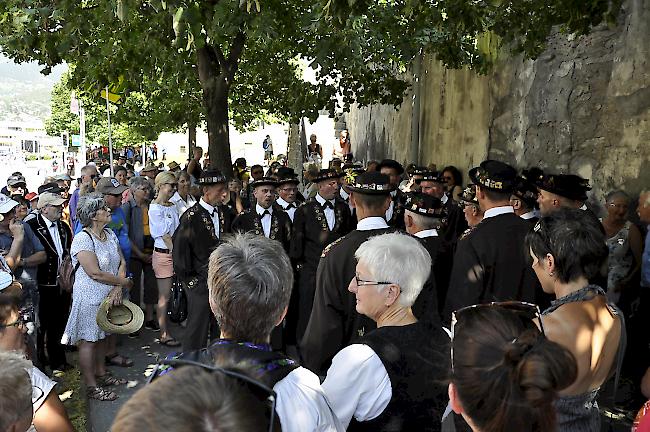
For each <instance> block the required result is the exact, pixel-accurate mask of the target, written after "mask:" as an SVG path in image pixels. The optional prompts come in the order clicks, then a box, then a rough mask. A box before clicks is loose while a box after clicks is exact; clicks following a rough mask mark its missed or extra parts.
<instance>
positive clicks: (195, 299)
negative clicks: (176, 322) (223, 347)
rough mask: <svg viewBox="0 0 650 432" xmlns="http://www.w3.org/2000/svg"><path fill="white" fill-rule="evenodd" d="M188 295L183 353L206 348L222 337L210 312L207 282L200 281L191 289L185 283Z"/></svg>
mask: <svg viewBox="0 0 650 432" xmlns="http://www.w3.org/2000/svg"><path fill="white" fill-rule="evenodd" d="M183 287H184V288H185V293H186V295H187V325H186V327H185V333H184V334H183V340H182V345H183V351H185V352H187V351H195V350H199V349H202V348H205V347H206V346H207V343H208V337H209V338H210V341H212V340H214V339H218V338H219V336H220V333H219V326H218V325H217V321H216V320H215V318H214V315H213V314H212V311H211V310H210V302H209V301H208V286H207V282H206V281H200V282H199V283H198V284H197V285H195V286H194V287H192V288H189V287H188V286H187V284H185V283H183Z"/></svg>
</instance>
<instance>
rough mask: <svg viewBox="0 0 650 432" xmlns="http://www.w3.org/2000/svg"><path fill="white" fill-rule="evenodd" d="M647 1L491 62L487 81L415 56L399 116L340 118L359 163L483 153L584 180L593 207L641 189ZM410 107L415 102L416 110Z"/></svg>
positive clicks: (649, 110)
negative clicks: (613, 18)
mask: <svg viewBox="0 0 650 432" xmlns="http://www.w3.org/2000/svg"><path fill="white" fill-rule="evenodd" d="M648 40H650V2H646V1H643V0H630V1H627V2H626V3H625V4H624V6H623V10H622V12H621V16H620V18H619V21H618V25H617V26H615V27H613V28H609V27H607V26H604V25H603V26H601V27H599V28H597V29H595V30H594V31H593V32H592V33H591V34H589V35H587V36H583V37H579V38H572V37H571V36H570V35H562V34H555V35H553V36H552V37H551V39H550V40H549V43H548V47H547V49H546V51H545V52H544V53H543V54H542V55H541V56H540V57H539V58H538V59H537V60H535V61H532V60H522V59H521V58H520V57H515V58H505V59H501V60H500V61H499V63H498V64H497V65H496V67H495V68H494V70H493V71H492V72H491V73H490V74H489V75H487V76H479V75H476V74H474V73H472V72H470V71H467V70H445V69H444V68H443V67H442V66H441V65H440V64H439V63H438V62H436V61H435V60H433V59H431V58H428V57H425V58H423V59H420V60H419V62H420V63H419V64H417V65H415V67H416V68H419V71H420V74H419V75H420V76H421V77H422V78H421V80H420V82H416V83H414V85H413V87H412V93H411V94H409V95H408V96H407V97H406V98H405V100H404V103H403V104H402V107H401V108H400V110H399V111H397V112H396V111H395V110H394V109H393V107H388V106H372V107H368V108H363V109H352V112H350V113H349V114H348V115H347V118H346V120H347V126H348V129H349V130H350V133H351V137H352V141H353V146H354V148H355V151H356V154H357V157H358V158H359V159H363V160H368V159H379V158H382V157H385V156H389V157H393V158H395V159H397V160H399V161H402V162H407V161H414V160H417V161H418V162H419V163H420V164H428V163H430V162H434V163H436V164H437V165H438V166H439V167H442V166H444V165H447V164H453V165H456V166H458V167H459V168H461V170H462V171H464V172H466V171H467V169H468V168H469V167H471V166H474V165H476V164H477V163H478V162H480V161H481V160H483V159H485V158H486V157H490V158H496V159H502V160H505V161H508V162H510V163H513V164H515V165H516V166H518V167H525V166H531V165H537V166H540V167H542V168H544V169H545V170H548V171H549V172H573V173H578V174H580V175H582V176H584V177H587V178H590V179H591V182H592V184H593V186H594V191H593V194H592V195H593V196H592V200H593V201H600V200H601V199H602V196H603V194H604V193H606V192H607V191H609V190H612V189H614V188H623V189H625V190H627V191H629V192H631V193H637V192H638V191H639V190H641V189H642V188H650V170H646V169H644V167H645V166H646V165H645V164H647V163H648V161H649V159H650V145H649V144H650V44H649V43H648ZM418 101H419V105H418Z"/></svg>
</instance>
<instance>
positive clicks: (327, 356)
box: [300, 228, 394, 375]
mask: <svg viewBox="0 0 650 432" xmlns="http://www.w3.org/2000/svg"><path fill="white" fill-rule="evenodd" d="M392 231H394V229H392V228H380V229H372V230H366V231H359V230H354V231H352V232H351V233H350V234H348V235H346V236H345V237H342V238H340V239H339V240H337V241H336V242H334V243H332V244H331V245H330V246H328V247H327V248H325V250H323V255H322V258H321V260H320V263H319V264H318V270H317V272H316V293H315V298H314V305H313V309H312V313H311V317H310V319H309V324H307V330H306V331H305V335H304V337H303V338H302V341H300V348H301V354H302V357H303V360H304V364H305V366H306V367H307V368H308V369H310V370H312V371H313V372H314V373H317V374H320V375H324V374H325V371H327V368H328V367H329V366H330V363H331V362H332V358H333V357H334V355H335V354H336V353H337V352H339V351H340V350H341V348H343V347H345V346H347V345H349V344H350V343H351V342H352V341H353V340H354V339H355V338H357V337H360V336H363V335H364V334H365V333H366V332H368V331H370V330H372V329H374V328H375V327H376V324H375V322H374V321H372V320H371V319H369V318H367V317H365V316H363V315H360V314H359V313H357V311H356V298H355V295H354V294H352V293H351V292H349V291H348V285H349V284H350V281H351V280H352V278H353V277H354V275H355V272H356V264H357V263H356V259H355V258H354V253H355V252H356V250H357V249H358V248H359V246H360V245H361V243H363V242H365V241H366V240H368V239H369V238H370V237H372V236H376V235H380V234H384V233H387V232H392Z"/></svg>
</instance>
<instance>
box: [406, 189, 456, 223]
mask: <svg viewBox="0 0 650 432" xmlns="http://www.w3.org/2000/svg"><path fill="white" fill-rule="evenodd" d="M404 208H405V209H406V210H408V211H411V212H413V213H417V214H420V215H422V216H427V217H432V218H439V219H444V218H445V217H446V216H447V215H446V214H445V211H444V207H443V204H442V201H440V199H439V198H436V197H434V196H432V195H428V194H424V193H421V192H413V193H409V194H406V204H404Z"/></svg>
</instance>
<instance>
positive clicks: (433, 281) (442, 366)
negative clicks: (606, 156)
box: [0, 135, 650, 432]
mask: <svg viewBox="0 0 650 432" xmlns="http://www.w3.org/2000/svg"><path fill="white" fill-rule="evenodd" d="M340 144H341V149H342V156H341V158H335V159H334V160H333V161H332V162H331V163H330V166H329V167H328V168H322V167H318V166H317V164H316V162H320V158H321V157H322V149H320V146H319V145H318V144H317V143H316V137H315V136H312V140H311V144H310V147H309V149H310V151H311V153H312V156H310V158H309V160H307V161H306V163H305V166H304V167H301V168H303V172H302V174H303V178H304V179H303V180H301V179H300V178H299V175H298V173H296V172H295V170H294V169H293V168H289V167H286V166H283V165H281V164H271V165H270V166H269V167H268V169H267V170H265V169H264V167H262V166H261V165H253V166H251V167H248V166H247V163H246V161H245V160H244V159H238V160H237V161H235V163H234V165H233V172H234V176H233V178H227V177H226V176H224V175H223V174H222V173H221V172H219V171H217V170H214V169H212V168H210V167H209V165H207V164H202V163H201V159H202V156H203V152H202V150H201V149H200V148H196V149H195V150H194V156H193V158H192V159H191V160H190V161H189V163H188V164H187V166H186V167H185V169H181V167H180V165H179V164H178V163H176V162H171V163H169V164H168V166H167V167H166V169H162V170H161V169H160V168H159V167H158V166H155V165H151V164H148V165H147V166H145V167H144V168H142V169H141V170H140V172H138V173H135V172H130V170H129V168H128V167H127V166H126V163H125V161H122V160H121V159H118V160H117V161H116V164H115V166H113V167H112V170H111V171H112V176H110V175H108V176H106V175H105V174H104V175H100V171H99V169H98V166H97V164H94V163H91V164H89V165H87V166H85V167H83V168H82V169H81V171H80V172H81V175H80V178H79V179H78V181H77V184H76V185H74V186H73V185H72V184H71V183H72V179H71V178H70V177H69V176H67V175H61V176H58V177H56V178H51V179H47V180H46V182H45V183H44V184H43V185H42V186H39V187H38V190H37V192H31V193H30V192H29V191H28V190H27V187H26V181H25V179H24V177H22V175H21V174H20V173H14V174H13V175H12V176H11V177H10V178H9V181H8V182H7V187H6V189H5V190H4V191H3V192H4V194H3V195H0V215H1V218H2V220H1V221H0V248H1V249H2V259H0V266H1V267H2V268H1V269H0V389H2V391H0V407H2V409H1V411H2V414H0V430H19V431H21V432H22V431H24V430H27V429H28V428H29V427H30V424H31V425H33V427H35V429H36V430H57V431H58V430H71V425H70V422H69V420H68V418H67V415H66V413H65V409H64V408H63V405H61V403H60V401H59V400H58V398H56V397H55V396H56V394H55V393H54V392H52V389H53V388H54V385H55V383H54V382H53V381H52V380H51V379H50V378H49V377H48V375H47V374H51V373H53V372H54V371H56V370H65V369H68V368H70V367H71V366H70V364H68V361H67V358H66V352H67V350H69V349H70V347H72V346H74V347H76V348H77V349H78V352H79V368H80V369H81V373H82V376H83V382H84V385H85V386H86V387H85V392H86V395H87V397H88V398H91V399H95V400H99V401H113V400H116V399H117V398H118V394H117V393H116V392H115V391H114V390H112V389H114V388H115V386H120V385H124V384H126V380H124V379H122V378H119V377H117V376H115V375H113V373H111V367H115V366H117V367H126V368H128V367H133V361H132V359H129V358H128V357H126V356H125V355H123V354H120V353H119V352H118V350H117V347H118V344H117V338H118V337H122V336H118V335H117V334H115V333H111V331H110V329H107V327H106V326H105V325H103V323H102V322H100V320H98V319H97V316H98V311H99V310H100V309H101V308H105V309H101V310H107V309H108V310H110V309H111V308H112V307H118V306H119V305H122V304H129V307H132V306H131V304H134V305H135V306H133V307H135V308H138V310H140V309H141V310H142V314H143V315H144V319H143V322H144V327H145V328H146V329H148V330H149V331H155V332H159V338H158V339H157V341H158V343H160V344H161V345H164V346H167V347H174V348H175V350H176V351H177V352H178V353H177V354H174V355H170V356H169V357H167V358H165V359H162V360H161V361H160V363H159V365H158V366H157V368H156V370H155V371H154V373H153V375H152V377H151V382H150V383H149V384H147V385H146V386H144V387H143V388H142V389H141V390H140V391H138V392H137V393H136V394H135V395H134V396H133V397H132V398H131V399H130V400H129V401H127V402H126V403H125V404H124V405H123V406H122V408H121V410H120V412H119V413H118V415H117V416H116V419H115V422H114V424H113V428H112V430H115V431H138V432H144V431H157V430H163V429H165V430H192V431H197V430H205V431H217V430H219V431H258V430H259V431H262V430H275V431H279V430H284V431H301V432H302V431H316V430H318V431H324V430H327V431H343V430H350V431H366V430H368V431H370V430H372V431H452V430H473V431H481V432H497V431H540V432H541V431H554V430H558V431H567V432H569V431H571V432H573V431H599V430H600V427H601V422H602V419H601V418H602V415H601V412H600V410H599V405H598V400H601V399H602V397H603V395H604V393H605V390H604V389H605V388H607V391H608V392H609V389H610V388H611V389H613V390H612V393H613V396H612V402H611V407H612V408H613V407H614V406H615V404H616V403H617V402H618V401H617V399H616V394H617V390H618V389H619V388H620V386H621V381H622V379H621V376H624V377H625V379H626V380H627V382H629V383H632V386H633V388H634V391H635V394H634V397H632V398H630V400H628V401H627V403H628V404H631V406H629V407H631V408H635V411H636V410H638V409H639V408H640V407H641V405H642V404H643V402H644V401H646V400H647V399H649V398H650V372H649V371H648V370H649V369H648V367H649V366H650V357H649V356H648V353H649V350H648V348H649V347H648V344H649V342H650V340H649V339H648V336H647V334H646V333H647V331H646V330H647V328H648V317H650V314H648V312H649V305H650V303H649V302H650V299H649V298H648V290H649V289H650V235H647V234H643V232H644V231H645V227H644V225H648V224H650V192H642V193H641V194H640V196H639V197H638V206H637V209H636V210H637V211H636V214H637V216H638V218H639V219H638V220H636V219H635V218H634V216H633V215H631V214H630V209H631V206H632V203H633V199H632V198H631V197H630V196H629V195H628V194H627V193H625V192H624V191H622V190H616V191H612V192H611V193H608V194H607V195H606V198H605V202H604V206H605V207H604V208H605V212H604V213H603V217H602V218H599V217H598V216H597V213H599V209H590V208H589V207H588V206H587V201H588V195H587V193H588V192H589V191H590V190H591V186H590V185H589V182H588V180H587V179H583V178H581V177H579V176H577V175H574V174H555V173H549V172H544V171H542V170H541V169H539V168H526V169H521V170H518V169H516V168H514V167H513V166H511V165H509V164H507V163H505V162H502V161H497V160H486V161H484V162H482V163H481V164H480V165H479V166H477V167H474V168H472V169H471V170H469V172H468V178H469V181H468V183H467V184H463V176H462V174H461V172H460V171H459V170H458V169H457V168H455V167H453V166H447V167H445V168H443V169H442V170H437V169H436V167H435V165H430V166H427V167H422V166H417V165H416V164H410V165H408V166H407V167H406V169H405V168H404V167H403V165H402V164H401V163H400V162H398V161H396V160H392V159H384V160H382V161H368V162H367V163H366V164H360V163H355V162H353V155H352V152H351V149H350V146H349V137H348V136H347V135H345V136H344V135H342V137H341V143H340ZM316 155H318V157H316ZM631 216H632V218H631ZM635 220H636V221H637V222H639V223H635ZM644 235H645V241H644ZM70 269H72V271H70ZM62 275H67V277H68V280H65V278H62ZM70 275H72V279H70ZM67 285H71V290H70V289H65V288H64V287H66V286H67ZM172 292H174V293H175V295H177V296H178V295H180V296H183V297H184V299H185V300H186V303H184V304H186V309H185V310H184V311H183V312H184V315H186V319H185V320H184V322H183V324H182V325H183V326H184V327H185V328H184V330H183V331H182V332H179V333H178V334H174V333H175V330H174V328H175V327H174V326H173V325H172V324H171V323H170V321H169V313H168V312H169V311H170V307H171V305H170V304H169V302H170V295H171V293H172ZM174 306H178V305H174ZM128 337H131V338H139V337H141V330H139V329H138V328H133V329H132V330H131V331H130V334H128ZM626 353H627V354H628V355H627V356H626ZM25 359H29V361H27V360H25ZM30 362H31V363H30ZM610 382H611V383H612V384H609V385H608V386H607V387H606V385H607V384H608V383H610ZM30 386H31V387H32V388H34V389H36V388H38V389H39V391H28V387H30ZM8 388H11V389H13V391H5V390H6V389H8ZM601 389H603V391H601ZM28 395H31V402H32V403H31V404H29V402H28V400H27V397H28ZM35 395H40V396H39V397H38V398H36V397H35ZM634 404H636V405H634ZM44 407H45V409H44ZM645 411H650V404H648V403H646V404H645V406H644V408H641V411H640V414H639V417H638V418H637V420H636V423H635V428H637V429H636V430H638V431H644V430H650V426H649V425H648V422H650V419H649V418H648V417H644V415H643V414H644V413H645ZM30 412H32V413H33V415H32V417H30V415H29V413H30ZM45 413H47V414H45ZM51 413H55V414H51ZM30 418H32V420H31V421H29V419H30ZM644 428H645V429H644Z"/></svg>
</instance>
